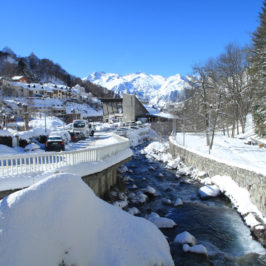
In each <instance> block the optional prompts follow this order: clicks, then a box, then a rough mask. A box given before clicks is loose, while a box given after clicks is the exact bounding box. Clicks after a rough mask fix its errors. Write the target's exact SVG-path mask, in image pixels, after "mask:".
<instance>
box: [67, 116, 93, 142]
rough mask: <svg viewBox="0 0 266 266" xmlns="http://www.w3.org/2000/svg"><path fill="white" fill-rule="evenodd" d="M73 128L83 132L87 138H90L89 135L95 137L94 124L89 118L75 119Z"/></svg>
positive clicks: (75, 130)
mask: <svg viewBox="0 0 266 266" xmlns="http://www.w3.org/2000/svg"><path fill="white" fill-rule="evenodd" d="M72 130H73V131H74V132H77V131H79V132H82V133H83V134H84V135H85V137H86V138H88V137H89V136H92V137H93V135H94V128H93V125H92V124H89V122H88V121H87V120H74V121H73V128H72Z"/></svg>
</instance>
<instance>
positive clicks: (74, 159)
mask: <svg viewBox="0 0 266 266" xmlns="http://www.w3.org/2000/svg"><path fill="white" fill-rule="evenodd" d="M113 137H114V138H116V139H117V140H118V141H119V142H118V143H114V144H109V145H106V146H99V147H97V146H96V147H88V148H86V149H83V150H75V151H63V152H46V153H39V154H18V155H13V154H12V155H6V156H0V177H3V176H10V175H19V174H24V173H34V172H42V171H47V170H51V169H55V168H58V167H61V166H71V165H76V164H79V163H83V162H92V161H100V160H103V159H105V158H107V157H110V156H112V155H115V154H117V153H119V152H121V151H123V150H126V149H127V148H129V146H130V144H129V140H128V139H126V138H123V137H120V136H117V135H114V136H113Z"/></svg>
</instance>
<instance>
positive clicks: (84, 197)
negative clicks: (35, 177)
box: [0, 174, 174, 266]
mask: <svg viewBox="0 0 266 266" xmlns="http://www.w3.org/2000/svg"><path fill="white" fill-rule="evenodd" d="M63 261H64V263H65V264H67V265H72V264H74V265H174V263H173V260H172V258H171V255H170V250H169V245H168V243H167V241H166V240H165V237H164V236H163V234H162V233H161V232H160V231H159V230H158V229H157V228H156V226H155V225H153V224H152V223H150V222H149V221H147V220H145V219H143V218H139V217H134V216H132V215H130V214H128V213H126V212H124V211H122V210H120V209H119V208H117V207H114V206H111V205H110V204H108V203H106V202H104V201H103V200H101V199H99V198H97V197H96V196H95V195H94V193H93V192H92V190H91V189H90V188H89V187H88V186H87V185H86V184H85V183H83V181H82V180H81V178H80V177H79V176H78V175H72V174H57V175H52V176H50V177H49V178H47V179H45V180H43V181H41V182H39V183H37V184H35V185H33V186H31V187H29V188H27V189H24V190H21V191H19V192H16V193H13V194H11V195H9V196H8V197H6V198H4V199H3V200H2V201H0V265H13V266H14V265H20V266H21V265H58V264H59V263H60V262H63Z"/></svg>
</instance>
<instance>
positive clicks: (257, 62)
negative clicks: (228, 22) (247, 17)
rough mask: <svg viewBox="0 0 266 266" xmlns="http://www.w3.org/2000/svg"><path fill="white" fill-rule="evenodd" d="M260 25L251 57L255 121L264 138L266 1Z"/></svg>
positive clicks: (259, 132)
mask: <svg viewBox="0 0 266 266" xmlns="http://www.w3.org/2000/svg"><path fill="white" fill-rule="evenodd" d="M259 18H260V25H259V27H258V28H257V29H256V31H255V32H254V33H253V39H252V41H253V46H254V48H253V50H252V56H251V62H252V67H251V69H250V74H251V76H252V77H253V81H254V83H253V106H252V107H253V120H254V122H255V126H256V133H257V134H259V135H261V136H263V135H265V129H266V88H265V84H266V82H265V81H266V0H264V1H263V7H262V12H261V13H260V14H259Z"/></svg>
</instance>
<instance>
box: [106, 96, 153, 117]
mask: <svg viewBox="0 0 266 266" xmlns="http://www.w3.org/2000/svg"><path fill="white" fill-rule="evenodd" d="M101 101H102V104H103V121H106V122H111V121H113V122H119V121H121V122H122V121H123V122H135V121H136V120H138V119H140V118H145V117H146V116H147V114H148V111H147V110H146V108H145V107H144V105H143V104H142V103H141V102H140V101H139V100H138V98H137V97H136V95H131V94H124V95H123V99H121V98H119V99H101Z"/></svg>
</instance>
